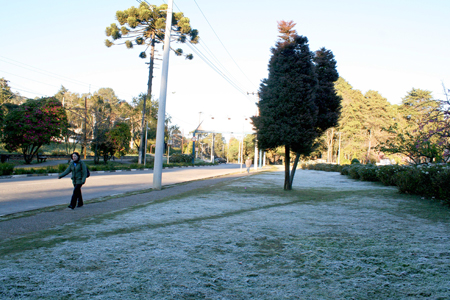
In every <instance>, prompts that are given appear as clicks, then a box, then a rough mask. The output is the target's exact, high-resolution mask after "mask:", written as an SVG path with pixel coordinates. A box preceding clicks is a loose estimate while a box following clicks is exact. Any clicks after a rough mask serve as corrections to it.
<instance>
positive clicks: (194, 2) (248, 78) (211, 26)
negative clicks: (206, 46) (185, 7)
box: [193, 0, 255, 86]
mask: <svg viewBox="0 0 450 300" xmlns="http://www.w3.org/2000/svg"><path fill="white" fill-rule="evenodd" d="M193 1H194V3H195V5H197V7H198V9H199V10H200V12H201V14H202V15H203V17H204V18H205V20H206V22H207V23H208V25H209V27H210V28H211V30H212V31H213V32H214V34H215V36H216V37H217V39H218V40H219V42H220V44H222V46H223V48H224V49H225V51H226V52H227V53H228V55H229V56H230V58H231V60H232V61H233V62H234V64H235V65H236V67H237V68H238V69H239V71H241V73H242V74H243V75H244V76H245V78H247V80H248V81H249V82H250V83H251V84H252V85H253V86H255V85H254V84H253V82H252V81H251V80H250V79H249V78H248V77H247V75H246V74H245V73H244V71H242V69H241V67H239V65H238V64H237V62H236V61H235V60H234V58H233V56H231V54H230V52H229V51H228V49H227V48H226V47H225V45H224V44H223V42H222V40H221V39H220V38H219V36H218V35H217V33H216V31H215V30H214V28H213V27H212V25H211V23H209V21H208V19H207V18H206V16H205V14H204V13H203V11H202V9H201V8H200V6H199V5H198V3H197V1H196V0H193Z"/></svg>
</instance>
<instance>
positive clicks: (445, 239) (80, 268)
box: [0, 170, 450, 299]
mask: <svg viewBox="0 0 450 300" xmlns="http://www.w3.org/2000/svg"><path fill="white" fill-rule="evenodd" d="M283 175H284V174H283V172H271V173H262V174H261V173H260V174H257V175H253V176H248V177H244V178H241V179H238V180H234V181H229V182H225V183H222V184H218V185H214V186H211V187H209V188H206V189H203V190H201V191H194V192H188V193H185V194H182V195H179V196H176V197H170V198H165V199H162V200H160V201H155V202H150V203H148V204H146V205H140V206H136V207H132V208H129V209H126V210H123V211H118V212H115V213H112V214H105V215H102V216H97V217H95V218H92V219H86V220H84V221H81V222H78V223H76V224H68V225H66V226H62V227H58V228H56V229H53V230H48V231H43V232H39V233H36V234H32V235H29V236H26V237H23V238H17V239H13V240H8V241H3V242H1V243H0V296H1V298H2V299H14V298H17V297H24V298H27V299H55V298H58V299H75V298H86V299H88V298H89V299H375V298H377V299H417V298H430V299H448V298H449V297H450V284H449V278H450V250H449V249H450V214H449V208H448V207H444V206H441V205H439V204H437V203H431V202H429V201H427V200H423V199H421V198H419V197H415V196H408V195H401V194H398V193H397V190H396V189H395V188H392V187H385V186H382V185H381V184H377V183H370V182H361V181H355V180H352V179H348V178H347V177H346V176H341V175H340V174H339V173H333V172H320V171H309V170H299V171H298V174H297V175H296V180H295V181H294V190H293V191H290V192H285V191H283V190H282V186H283ZM85 209H89V207H86V208H85ZM62 213H66V211H64V212H62ZM67 213H70V211H67Z"/></svg>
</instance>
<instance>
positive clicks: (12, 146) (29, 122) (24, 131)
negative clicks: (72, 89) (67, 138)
mask: <svg viewBox="0 0 450 300" xmlns="http://www.w3.org/2000/svg"><path fill="white" fill-rule="evenodd" d="M68 126H69V124H68V122H67V115H66V112H65V110H64V108H63V107H62V105H61V103H60V102H59V101H58V100H57V99H55V98H41V99H38V100H28V101H27V102H25V103H24V104H22V105H20V106H19V107H18V108H17V109H14V110H12V111H10V112H9V113H8V115H7V116H6V120H5V126H4V128H3V137H2V142H3V143H4V144H5V148H6V149H7V150H8V151H10V152H12V151H17V150H21V152H22V153H23V155H24V159H25V163H27V164H29V163H31V161H32V160H33V156H34V155H36V154H37V153H38V151H39V148H40V147H41V146H42V145H45V144H49V143H50V142H51V141H52V140H55V139H58V138H62V136H63V135H64V133H65V132H66V131H67V128H68Z"/></svg>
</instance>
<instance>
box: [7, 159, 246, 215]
mask: <svg viewBox="0 0 450 300" xmlns="http://www.w3.org/2000/svg"><path fill="white" fill-rule="evenodd" d="M239 171H240V165H238V164H221V165H217V166H207V167H195V168H194V167H189V168H174V169H164V170H163V175H162V185H163V186H167V185H172V184H176V183H181V182H187V181H193V180H199V179H205V178H211V177H215V176H221V175H226V174H230V173H235V172H239ZM243 171H245V169H243ZM152 183H153V171H152V170H149V171H131V172H130V171H124V172H114V173H110V172H106V173H102V174H94V172H92V174H91V177H89V178H88V179H87V180H86V184H85V185H84V186H83V188H82V193H83V200H85V201H86V200H87V201H89V200H90V199H94V198H99V197H105V196H111V195H115V194H121V193H125V192H130V191H138V190H144V189H149V188H151V187H152ZM72 190H73V185H72V181H71V179H70V174H69V175H67V176H66V177H64V178H63V179H58V177H57V176H44V177H27V178H10V179H2V180H0V216H4V215H9V214H14V213H18V212H23V211H29V210H34V209H39V208H44V207H49V206H54V205H60V204H69V202H70V197H71V195H72Z"/></svg>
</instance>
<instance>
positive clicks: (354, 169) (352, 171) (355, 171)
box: [348, 164, 363, 179]
mask: <svg viewBox="0 0 450 300" xmlns="http://www.w3.org/2000/svg"><path fill="white" fill-rule="evenodd" d="M360 168H363V165H360V164H353V165H350V167H349V169H348V176H350V178H352V179H360V178H361V177H360V175H359V169H360Z"/></svg>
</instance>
